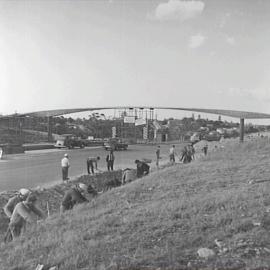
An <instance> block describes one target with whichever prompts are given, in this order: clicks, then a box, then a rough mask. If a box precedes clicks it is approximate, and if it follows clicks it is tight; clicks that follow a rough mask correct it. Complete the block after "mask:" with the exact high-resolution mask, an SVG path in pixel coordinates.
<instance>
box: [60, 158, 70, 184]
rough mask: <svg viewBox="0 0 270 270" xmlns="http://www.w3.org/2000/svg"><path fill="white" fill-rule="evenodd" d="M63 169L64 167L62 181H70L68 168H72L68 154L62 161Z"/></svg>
mask: <svg viewBox="0 0 270 270" xmlns="http://www.w3.org/2000/svg"><path fill="white" fill-rule="evenodd" d="M61 167H62V179H63V181H66V180H68V179H69V178H68V168H69V167H70V163H69V158H68V154H65V155H64V157H63V158H62V160H61Z"/></svg>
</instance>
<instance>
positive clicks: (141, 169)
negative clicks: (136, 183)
mask: <svg viewBox="0 0 270 270" xmlns="http://www.w3.org/2000/svg"><path fill="white" fill-rule="evenodd" d="M135 163H136V164H137V177H138V178H140V177H142V176H144V175H147V174H149V170H150V166H149V165H148V164H146V163H145V162H143V161H140V160H138V159H136V160H135Z"/></svg>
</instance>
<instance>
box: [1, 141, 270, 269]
mask: <svg viewBox="0 0 270 270" xmlns="http://www.w3.org/2000/svg"><path fill="white" fill-rule="evenodd" d="M223 144H224V148H219V147H218V148H213V150H212V151H211V152H210V153H209V155H208V156H207V157H202V158H201V159H198V160H195V161H194V162H193V163H191V164H187V165H183V164H178V165H175V166H172V167H168V168H164V169H162V170H159V171H156V172H153V173H152V174H151V175H150V176H147V177H145V178H142V179H138V180H136V181H134V182H132V183H130V184H127V185H125V186H122V187H119V188H115V189H113V190H111V191H109V192H106V193H104V194H102V195H101V196H99V197H98V198H97V199H95V200H92V201H91V202H90V203H89V204H85V205H80V206H78V207H76V208H75V209H74V210H73V211H70V212H68V213H66V214H64V215H61V216H58V215H53V216H51V217H50V218H49V219H47V220H46V221H45V222H44V223H42V224H38V225H36V226H33V227H28V229H27V232H26V233H25V234H24V235H23V236H22V237H20V238H19V239H17V240H16V241H14V242H12V243H9V244H7V245H5V244H1V246H0V254H1V255H0V266H1V267H0V268H1V269H21V270H24V269H25V270H26V269H35V266H36V265H37V264H38V263H40V264H45V265H47V266H53V265H58V266H59V269H65V270H74V269H101V270H103V269H158V268H160V269H270V256H269V252H270V237H269V236H270V235H269V229H268V227H267V226H268V223H270V221H269V219H270V218H269V219H268V213H267V212H266V208H267V207H268V206H270V195H269V188H270V181H267V180H270V177H269V175H270V166H269V163H270V155H269V154H268V153H269V152H270V144H269V141H268V139H266V138H264V139H258V140H254V141H250V142H245V143H243V144H239V143H238V142H236V141H233V140H232V141H226V142H224V143H223ZM251 180H253V181H258V183H256V182H254V183H252V184H249V182H250V181H251ZM268 221H269V222H268ZM254 222H261V223H262V224H261V226H254V224H253V223H254ZM217 238H218V239H221V240H222V242H223V243H224V246H225V247H226V248H227V251H226V252H225V253H220V252H219V249H218V247H217V246H216V245H215V239H217ZM201 247H207V248H210V249H212V250H214V251H215V253H216V255H215V256H214V257H212V258H209V259H201V258H199V257H198V255H197V250H198V249H199V248H201ZM16 267H17V268H16Z"/></svg>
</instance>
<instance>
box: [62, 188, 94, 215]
mask: <svg viewBox="0 0 270 270" xmlns="http://www.w3.org/2000/svg"><path fill="white" fill-rule="evenodd" d="M88 191H89V189H88V186H87V185H85V184H83V183H79V184H78V185H76V186H75V187H72V188H71V189H70V190H68V191H67V192H66V193H65V195H64V198H63V200H62V203H61V206H60V212H61V213H63V212H65V211H66V210H71V209H72V208H73V207H74V205H75V204H79V203H84V202H89V201H88V200H87V199H86V198H85V196H84V195H83V193H86V192H88Z"/></svg>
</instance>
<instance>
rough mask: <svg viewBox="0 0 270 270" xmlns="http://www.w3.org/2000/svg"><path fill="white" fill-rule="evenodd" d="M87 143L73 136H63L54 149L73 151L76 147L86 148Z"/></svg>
mask: <svg viewBox="0 0 270 270" xmlns="http://www.w3.org/2000/svg"><path fill="white" fill-rule="evenodd" d="M85 145H86V144H85V141H84V140H82V139H81V138H79V137H77V136H75V135H73V134H63V135H61V138H59V139H58V140H57V141H56V144H55V145H54V147H56V148H59V149H60V148H66V147H67V148H68V149H73V148H74V147H79V148H84V147H85Z"/></svg>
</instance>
